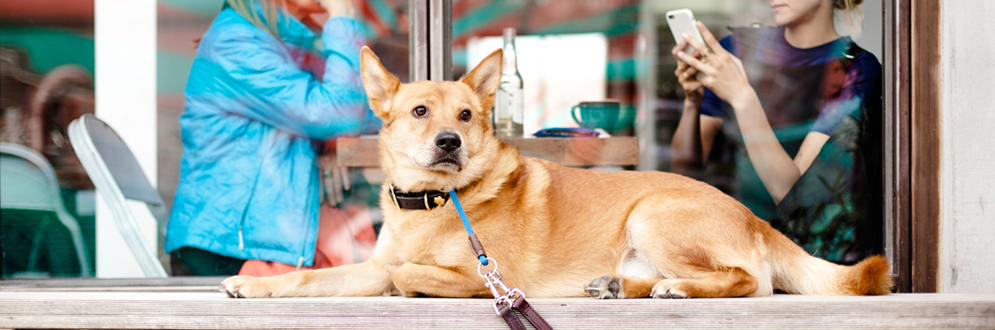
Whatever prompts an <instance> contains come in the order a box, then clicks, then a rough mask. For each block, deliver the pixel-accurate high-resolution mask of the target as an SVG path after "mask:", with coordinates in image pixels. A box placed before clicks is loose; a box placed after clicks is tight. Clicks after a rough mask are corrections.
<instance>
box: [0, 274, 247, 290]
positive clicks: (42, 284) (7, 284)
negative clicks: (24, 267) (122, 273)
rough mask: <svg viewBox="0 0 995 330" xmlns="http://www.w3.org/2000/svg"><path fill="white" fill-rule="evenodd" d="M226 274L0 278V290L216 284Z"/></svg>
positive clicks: (223, 278)
mask: <svg viewBox="0 0 995 330" xmlns="http://www.w3.org/2000/svg"><path fill="white" fill-rule="evenodd" d="M226 278H228V277H227V276H184V277H170V278H111V279H103V278H101V279H97V278H85V279H84V278H47V279H3V280H0V291H19V290H25V289H31V288H37V289H45V288H51V289H81V290H82V289H86V288H93V287H102V288H108V287H113V288H117V289H122V288H136V290H139V289H141V288H155V287H186V286H195V287H196V286H200V287H203V286H217V285H218V283H221V281H224V280H225V279H226Z"/></svg>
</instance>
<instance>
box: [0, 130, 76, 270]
mask: <svg viewBox="0 0 995 330" xmlns="http://www.w3.org/2000/svg"><path fill="white" fill-rule="evenodd" d="M0 159H2V161H0V208H2V209H17V210H33V211H47V212H53V213H55V216H56V217H57V218H58V219H59V222H61V223H62V225H63V226H65V227H66V229H68V230H69V235H70V237H71V238H72V241H73V242H72V243H73V247H74V248H75V249H76V259H77V260H79V267H80V275H81V276H83V277H92V276H93V271H92V270H91V269H90V260H89V258H88V257H87V253H86V244H84V243H83V234H82V233H81V231H80V227H79V222H77V221H76V218H73V216H72V215H70V214H69V212H68V211H66V207H65V205H64V204H63V201H62V195H61V194H60V192H59V181H58V180H57V179H56V178H55V171H54V170H53V169H52V165H50V164H49V163H48V160H46V159H45V157H43V156H42V155H40V154H38V152H36V151H34V150H33V149H31V148H28V147H25V146H22V145H17V144H12V143H0ZM41 234H42V233H41V232H39V233H38V234H36V236H37V237H39V238H40V237H41V236H39V235H41ZM35 241H36V244H34V245H33V246H32V247H31V250H32V252H31V253H30V255H29V261H28V264H29V265H33V264H34V261H35V260H34V259H35V258H36V257H37V254H38V252H37V251H38V249H40V248H41V246H39V244H38V242H37V241H38V239H36V240H35ZM28 268H29V269H28V270H29V271H31V270H33V269H32V268H33V267H31V266H29V267H28Z"/></svg>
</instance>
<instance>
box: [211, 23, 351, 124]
mask: <svg viewBox="0 0 995 330" xmlns="http://www.w3.org/2000/svg"><path fill="white" fill-rule="evenodd" d="M225 34H227V36H225V37H222V38H219V40H217V41H216V42H215V43H212V45H211V47H212V49H211V53H213V56H214V57H215V59H216V61H217V64H219V65H220V66H221V69H222V70H224V71H226V72H227V77H225V79H230V80H231V81H228V82H227V84H229V85H231V87H232V88H231V91H232V92H234V93H236V101H237V102H238V106H234V107H232V108H231V109H226V110H230V111H232V112H235V113H237V114H238V115H242V116H245V117H248V118H251V119H254V120H258V121H261V122H264V123H266V124H269V125H272V126H274V127H277V128H279V129H281V130H285V131H290V132H294V133H297V134H301V135H305V136H308V137H310V138H313V139H327V138H330V137H334V136H340V135H358V134H359V133H360V131H361V130H362V129H363V121H364V115H365V113H366V112H367V109H368V106H367V98H366V92H365V90H364V89H363V82H362V78H361V77H360V73H359V50H360V48H361V47H362V45H363V44H365V39H364V38H363V35H362V32H361V28H360V26H359V23H357V22H356V21H355V20H353V19H351V18H346V17H333V18H331V19H329V20H328V22H326V23H325V26H324V29H323V32H322V36H321V38H322V41H323V43H324V49H323V50H322V52H321V55H322V57H323V58H324V60H325V70H324V75H323V77H322V79H321V80H318V79H315V77H314V76H313V75H312V74H311V73H309V72H307V71H305V70H303V69H301V68H300V67H298V65H297V64H296V63H295V62H294V61H293V59H292V57H291V55H290V53H289V52H288V51H287V49H286V48H284V46H283V45H282V44H281V43H279V42H277V41H276V40H275V39H274V38H273V37H272V36H270V35H268V34H266V32H264V31H261V30H259V29H255V27H252V26H232V29H229V30H228V31H226V33H225Z"/></svg>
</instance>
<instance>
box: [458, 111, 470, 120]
mask: <svg viewBox="0 0 995 330" xmlns="http://www.w3.org/2000/svg"><path fill="white" fill-rule="evenodd" d="M459 120H462V121H470V110H463V112H460V113H459Z"/></svg>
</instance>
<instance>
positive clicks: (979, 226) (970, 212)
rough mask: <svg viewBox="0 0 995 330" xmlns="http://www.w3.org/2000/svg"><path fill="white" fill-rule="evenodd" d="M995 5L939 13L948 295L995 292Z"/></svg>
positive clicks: (969, 0) (942, 276) (966, 2)
mask: <svg viewBox="0 0 995 330" xmlns="http://www.w3.org/2000/svg"><path fill="white" fill-rule="evenodd" d="M993 14H995V2H993V1H990V0H944V1H942V3H941V11H940V23H941V27H940V48H941V49H940V76H941V82H940V85H941V89H940V91H939V92H940V94H941V96H940V100H941V101H940V105H941V107H942V108H941V111H940V113H941V115H940V116H941V124H940V130H941V133H940V141H941V146H940V150H941V151H940V153H941V159H940V170H941V174H940V186H941V191H940V200H941V201H940V254H939V255H940V269H939V272H938V273H939V282H940V283H939V285H938V286H937V287H938V288H939V289H940V291H941V292H946V293H995V259H993V257H992V256H993V255H995V171H993V170H992V166H993V165H995V153H993V152H992V151H993V150H995V133H993V130H992V128H993V127H995V106H993V102H992V101H993V97H995V79H993V77H995V65H992V63H993V61H995V24H991V17H992V15H993Z"/></svg>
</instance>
